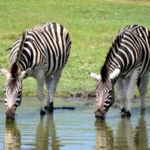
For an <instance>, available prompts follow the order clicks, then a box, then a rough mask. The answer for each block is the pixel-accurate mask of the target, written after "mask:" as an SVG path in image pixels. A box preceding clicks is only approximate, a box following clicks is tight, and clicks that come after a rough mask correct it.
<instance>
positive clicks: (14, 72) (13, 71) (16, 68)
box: [10, 31, 27, 78]
mask: <svg viewBox="0 0 150 150" xmlns="http://www.w3.org/2000/svg"><path fill="white" fill-rule="evenodd" d="M26 35H27V31H24V32H23V33H22V40H21V43H20V46H19V50H18V53H17V57H16V61H15V62H14V63H13V64H12V66H11V68H10V73H11V75H12V77H13V78H16V76H17V75H18V72H19V69H20V68H19V59H20V56H21V53H22V51H23V46H24V43H25V40H26Z"/></svg>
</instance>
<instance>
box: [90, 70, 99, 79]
mask: <svg viewBox="0 0 150 150" xmlns="http://www.w3.org/2000/svg"><path fill="white" fill-rule="evenodd" d="M89 75H90V77H91V78H92V79H94V80H96V81H98V80H99V79H100V78H101V76H100V75H99V74H96V73H92V72H91V73H89Z"/></svg>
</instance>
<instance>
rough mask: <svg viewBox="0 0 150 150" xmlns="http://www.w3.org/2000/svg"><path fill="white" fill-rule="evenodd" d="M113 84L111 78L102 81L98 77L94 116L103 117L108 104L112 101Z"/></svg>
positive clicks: (113, 96)
mask: <svg viewBox="0 0 150 150" xmlns="http://www.w3.org/2000/svg"><path fill="white" fill-rule="evenodd" d="M114 99H115V95H114V84H113V82H112V80H106V81H105V82H103V81H102V80H101V78H100V80H99V81H98V84H97V87H96V102H97V110H96V111H95V117H96V118H100V119H104V118H105V115H106V113H107V111H108V109H109V107H110V106H112V104H113V103H114Z"/></svg>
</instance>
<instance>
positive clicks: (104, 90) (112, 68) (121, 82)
mask: <svg viewBox="0 0 150 150" xmlns="http://www.w3.org/2000/svg"><path fill="white" fill-rule="evenodd" d="M149 71H150V32H149V30H148V29H146V28H145V27H143V26H140V25H130V26H126V27H124V28H122V29H121V30H120V31H119V33H118V34H117V36H116V38H115V40H114V41H113V43H112V46H111V47H110V49H109V52H108V54H107V56H106V59H105V62H104V64H103V66H102V67H101V70H100V75H97V74H95V73H91V74H90V76H91V77H92V78H94V79H96V80H98V84H97V87H96V100H97V105H98V108H97V110H96V112H95V116H96V117H97V118H102V119H104V118H105V115H106V113H107V111H108V109H109V107H110V106H111V105H112V104H113V103H114V99H115V94H114V85H115V83H116V82H117V85H118V89H119V92H120V93H121V96H122V99H123V104H122V109H121V115H122V116H127V117H130V116H131V100H132V99H133V93H134V87H135V85H136V83H137V80H138V87H139V92H140V96H141V110H143V109H145V94H146V92H147V84H148V73H149ZM141 79H142V80H141ZM139 81H140V82H139Z"/></svg>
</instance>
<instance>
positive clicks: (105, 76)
mask: <svg viewBox="0 0 150 150" xmlns="http://www.w3.org/2000/svg"><path fill="white" fill-rule="evenodd" d="M121 37H122V35H117V36H116V38H115V40H114V41H113V43H112V46H111V47H110V49H109V51H108V53H107V56H106V59H105V62H104V65H103V66H102V67H101V70H100V74H101V79H102V82H105V81H106V80H107V79H108V77H109V69H108V68H109V67H110V64H111V61H112V58H115V54H116V53H117V52H118V50H117V49H116V44H117V45H120V38H121Z"/></svg>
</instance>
